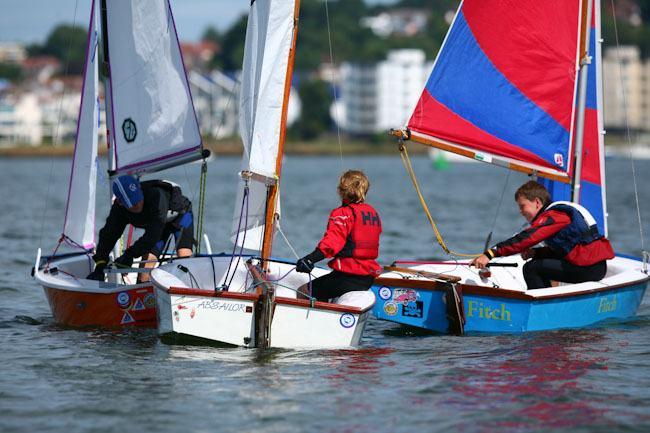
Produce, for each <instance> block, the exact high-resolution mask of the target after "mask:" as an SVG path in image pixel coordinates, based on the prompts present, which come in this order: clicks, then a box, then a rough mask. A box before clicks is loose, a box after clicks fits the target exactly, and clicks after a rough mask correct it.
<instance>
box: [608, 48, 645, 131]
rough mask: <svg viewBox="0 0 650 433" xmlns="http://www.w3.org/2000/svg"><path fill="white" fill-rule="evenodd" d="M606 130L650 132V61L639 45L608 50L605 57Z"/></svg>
mask: <svg viewBox="0 0 650 433" xmlns="http://www.w3.org/2000/svg"><path fill="white" fill-rule="evenodd" d="M603 94H604V95H603V103H604V111H605V127H606V128H610V129H620V130H624V129H625V128H626V117H627V124H628V125H629V127H630V129H631V130H633V131H641V130H645V131H648V130H650V59H646V60H642V59H641V54H640V51H639V48H638V47H636V46H621V47H620V48H618V49H617V48H608V49H606V50H605V53H604V56H603Z"/></svg>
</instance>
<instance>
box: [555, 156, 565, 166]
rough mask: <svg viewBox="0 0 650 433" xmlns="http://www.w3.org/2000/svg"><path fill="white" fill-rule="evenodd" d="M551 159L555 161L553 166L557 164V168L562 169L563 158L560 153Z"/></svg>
mask: <svg viewBox="0 0 650 433" xmlns="http://www.w3.org/2000/svg"><path fill="white" fill-rule="evenodd" d="M553 157H554V159H555V164H557V166H558V167H564V157H563V156H562V154H561V153H556V154H555V155H553Z"/></svg>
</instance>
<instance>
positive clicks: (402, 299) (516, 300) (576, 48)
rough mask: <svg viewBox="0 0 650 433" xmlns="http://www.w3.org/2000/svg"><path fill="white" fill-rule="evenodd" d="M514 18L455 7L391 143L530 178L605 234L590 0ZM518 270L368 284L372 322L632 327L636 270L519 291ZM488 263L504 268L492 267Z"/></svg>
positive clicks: (494, 1)
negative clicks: (581, 210) (614, 323)
mask: <svg viewBox="0 0 650 433" xmlns="http://www.w3.org/2000/svg"><path fill="white" fill-rule="evenodd" d="M516 6H517V7H512V4H511V3H510V2H504V1H498V0H464V1H463V2H461V4H460V6H459V9H458V11H457V13H456V16H455V18H454V21H453V23H452V25H451V27H450V29H449V32H448V34H447V36H446V38H445V41H444V43H443V45H442V48H441V49H440V52H439V54H438V57H437V59H436V62H435V65H434V68H433V71H432V73H431V76H430V78H429V80H428V82H427V84H426V87H425V89H424V91H423V93H422V96H421V97H420V100H419V101H418V104H417V106H416V108H415V110H414V112H413V114H412V116H411V119H410V120H409V122H408V124H407V126H406V127H405V128H403V129H400V130H396V131H394V134H395V135H396V136H398V137H399V139H400V140H403V141H404V146H406V145H408V143H409V142H411V141H415V142H418V143H421V144H425V145H428V146H431V147H434V148H438V149H442V150H445V151H448V152H453V153H456V154H460V155H463V156H466V157H468V158H472V159H475V160H478V161H483V162H488V163H492V164H495V165H499V166H502V167H505V168H507V169H510V170H515V171H519V172H524V173H528V174H530V175H534V176H537V177H539V178H541V179H540V182H542V183H544V184H545V185H546V186H547V188H548V189H549V191H550V192H551V194H552V200H553V201H559V200H570V201H573V202H576V203H580V204H581V205H582V206H584V207H586V208H587V209H588V210H589V211H590V212H591V214H592V215H593V216H594V217H595V219H596V221H597V223H598V226H599V230H600V231H601V233H602V234H605V235H606V234H607V218H606V216H607V211H606V194H605V170H604V143H603V134H604V130H603V114H602V113H603V112H602V105H603V104H602V81H601V80H602V79H601V71H600V66H601V46H600V45H601V39H600V2H599V0H575V1H565V2H539V1H536V0H519V1H518V2H517V3H516ZM513 260H514V262H516V263H517V264H518V265H519V266H518V267H516V268H514V267H493V268H491V275H489V276H488V275H485V274H482V275H481V274H479V272H478V270H477V269H475V268H470V267H469V266H468V265H467V263H464V264H463V263H460V262H458V261H449V262H428V263H425V262H410V263H404V262H403V263H402V265H409V266H407V267H393V268H389V269H388V271H389V272H387V273H384V274H382V275H381V276H380V277H379V278H378V279H377V280H376V282H375V285H374V286H373V288H372V290H373V292H374V293H375V295H376V296H377V303H376V305H375V307H374V308H373V313H374V315H375V316H376V317H377V318H379V319H383V320H389V321H393V322H397V323H401V324H406V325H411V326H415V327H419V328H425V329H429V330H433V331H437V332H454V333H464V332H508V333H517V332H526V331H539V330H549V329H557V328H570V327H582V326H589V325H592V324H595V323H599V322H602V321H606V320H614V319H623V318H628V317H632V316H634V315H635V314H636V311H637V309H638V307H639V304H640V303H641V301H642V299H643V296H644V294H645V290H646V286H647V283H648V280H649V276H648V273H647V267H646V263H645V261H641V260H639V259H634V258H628V257H623V256H621V255H617V256H616V257H615V258H614V259H612V260H609V261H608V264H607V265H608V270H607V274H606V276H605V278H604V279H603V280H601V281H598V282H587V283H580V284H564V283H559V284H558V285H557V286H554V287H548V288H542V289H537V290H531V291H527V290H526V284H525V282H524V279H523V275H522V272H521V268H522V266H521V265H523V263H524V260H523V259H522V258H521V257H520V256H511V257H508V258H507V259H506V261H507V262H511V263H512V262H513ZM495 262H497V263H498V262H503V259H496V260H495Z"/></svg>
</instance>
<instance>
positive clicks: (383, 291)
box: [379, 286, 393, 301]
mask: <svg viewBox="0 0 650 433" xmlns="http://www.w3.org/2000/svg"><path fill="white" fill-rule="evenodd" d="M392 295H393V291H392V290H391V289H390V287H386V286H381V287H380V288H379V297H380V298H381V299H383V300H384V301H386V300H388V299H390V297H391V296H392Z"/></svg>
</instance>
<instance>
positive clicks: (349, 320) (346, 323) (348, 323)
mask: <svg viewBox="0 0 650 433" xmlns="http://www.w3.org/2000/svg"><path fill="white" fill-rule="evenodd" d="M339 322H341V326H342V327H344V328H351V327H353V326H354V322H356V319H355V318H354V316H353V315H352V314H350V313H345V314H342V315H341V318H340V319H339Z"/></svg>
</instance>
